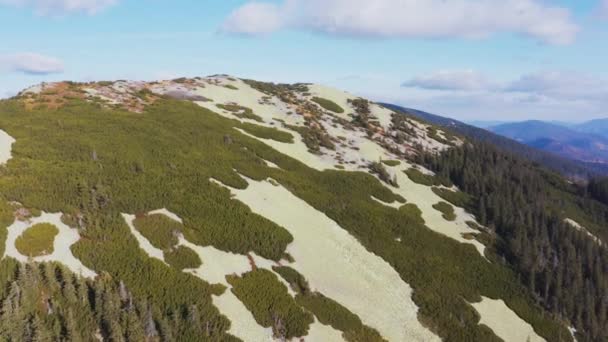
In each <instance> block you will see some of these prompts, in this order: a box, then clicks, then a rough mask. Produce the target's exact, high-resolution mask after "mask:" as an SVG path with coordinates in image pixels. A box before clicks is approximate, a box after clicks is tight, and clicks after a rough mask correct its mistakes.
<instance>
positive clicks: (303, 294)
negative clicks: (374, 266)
mask: <svg viewBox="0 0 608 342" xmlns="http://www.w3.org/2000/svg"><path fill="white" fill-rule="evenodd" d="M272 269H273V270H274V271H275V272H277V273H278V274H279V275H280V276H281V277H283V279H285V281H287V282H288V283H289V284H290V286H291V288H292V289H293V290H294V291H295V292H296V293H297V295H296V302H297V303H298V304H299V305H301V306H302V307H304V308H305V309H306V310H308V311H310V312H312V313H313V314H314V315H315V317H317V319H318V320H319V322H321V323H322V324H325V325H330V326H332V327H333V328H334V329H336V330H340V331H342V332H343V337H344V338H345V339H346V340H347V341H352V342H355V341H383V339H382V337H381V336H380V334H379V333H378V332H377V331H376V330H374V329H372V328H369V327H367V326H365V325H363V323H362V322H361V319H360V318H359V316H357V315H355V314H353V313H352V312H350V311H349V310H348V309H347V308H345V307H343V306H342V305H340V304H339V303H338V302H336V301H334V300H332V299H330V298H327V297H325V296H324V295H322V294H320V293H318V292H311V291H310V288H309V286H308V281H306V279H305V278H304V276H302V275H301V274H300V273H298V272H297V271H296V270H294V269H293V268H291V267H287V266H281V267H273V268H272Z"/></svg>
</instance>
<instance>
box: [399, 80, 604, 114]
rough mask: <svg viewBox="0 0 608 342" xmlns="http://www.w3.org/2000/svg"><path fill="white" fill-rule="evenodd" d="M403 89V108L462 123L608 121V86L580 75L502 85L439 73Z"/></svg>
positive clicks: (406, 83)
mask: <svg viewBox="0 0 608 342" xmlns="http://www.w3.org/2000/svg"><path fill="white" fill-rule="evenodd" d="M402 87H403V88H405V89H406V90H407V91H406V92H405V93H402V95H401V98H400V97H399V96H395V99H396V100H398V101H399V102H401V103H403V104H406V105H410V106H416V105H418V106H421V107H422V108H429V109H434V110H437V111H439V112H443V113H451V114H454V113H456V114H457V115H458V116H461V117H463V118H465V117H466V118H472V117H475V118H481V117H484V116H487V117H501V116H502V117H503V118H509V119H514V118H517V119H528V118H542V119H548V120H555V119H562V120H574V121H576V120H578V119H579V118H581V117H582V118H588V117H605V116H606V115H608V112H606V111H605V108H608V80H607V79H604V78H601V77H597V76H595V75H589V74H585V73H578V72H567V71H542V72H535V73H529V74H524V75H521V76H519V77H517V78H514V79H512V80H507V81H502V82H500V81H497V80H491V79H490V80H488V79H487V78H485V77H484V76H483V75H482V74H481V73H478V72H475V71H472V70H464V71H463V70H452V71H437V72H431V73H428V74H426V75H418V76H416V77H413V78H411V79H409V80H407V81H406V82H403V84H402Z"/></svg>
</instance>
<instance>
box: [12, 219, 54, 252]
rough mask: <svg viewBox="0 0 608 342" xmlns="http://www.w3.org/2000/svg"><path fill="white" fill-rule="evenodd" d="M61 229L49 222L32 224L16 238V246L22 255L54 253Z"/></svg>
mask: <svg viewBox="0 0 608 342" xmlns="http://www.w3.org/2000/svg"><path fill="white" fill-rule="evenodd" d="M57 234H59V229H57V227H55V226H54V225H52V224H49V223H39V224H35V225H33V226H31V227H30V228H28V229H27V230H26V231H24V232H23V234H21V236H19V237H18V238H17V240H15V247H16V248H17V251H19V253H21V254H22V255H25V256H29V257H32V258H35V257H39V256H43V255H50V254H53V251H54V246H53V243H54V241H55V237H56V236H57Z"/></svg>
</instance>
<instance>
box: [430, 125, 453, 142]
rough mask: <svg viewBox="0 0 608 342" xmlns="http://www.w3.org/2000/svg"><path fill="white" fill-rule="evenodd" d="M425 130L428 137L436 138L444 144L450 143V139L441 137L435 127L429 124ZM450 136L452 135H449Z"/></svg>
mask: <svg viewBox="0 0 608 342" xmlns="http://www.w3.org/2000/svg"><path fill="white" fill-rule="evenodd" d="M426 131H427V134H428V136H429V138H431V139H433V140H436V141H438V142H440V143H442V144H444V145H452V142H451V141H450V140H447V139H444V138H443V137H441V136H440V135H439V131H438V129H437V127H435V126H429V127H428V128H427V130H426ZM441 132H442V133H443V134H445V131H441ZM446 138H447V136H446ZM450 138H452V137H450Z"/></svg>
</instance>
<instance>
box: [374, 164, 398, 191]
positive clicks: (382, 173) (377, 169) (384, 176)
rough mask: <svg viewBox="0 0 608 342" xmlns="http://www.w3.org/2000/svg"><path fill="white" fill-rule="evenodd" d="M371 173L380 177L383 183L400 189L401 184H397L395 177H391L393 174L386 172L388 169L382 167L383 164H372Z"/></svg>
mask: <svg viewBox="0 0 608 342" xmlns="http://www.w3.org/2000/svg"><path fill="white" fill-rule="evenodd" d="M369 171H370V172H371V173H373V174H375V175H377V176H378V178H380V180H381V181H383V182H385V183H387V184H390V185H392V186H395V187H398V186H399V184H398V183H397V179H395V177H394V176H393V177H391V174H390V173H388V171H387V170H386V167H384V165H382V163H378V162H372V163H371V164H370V165H369Z"/></svg>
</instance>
